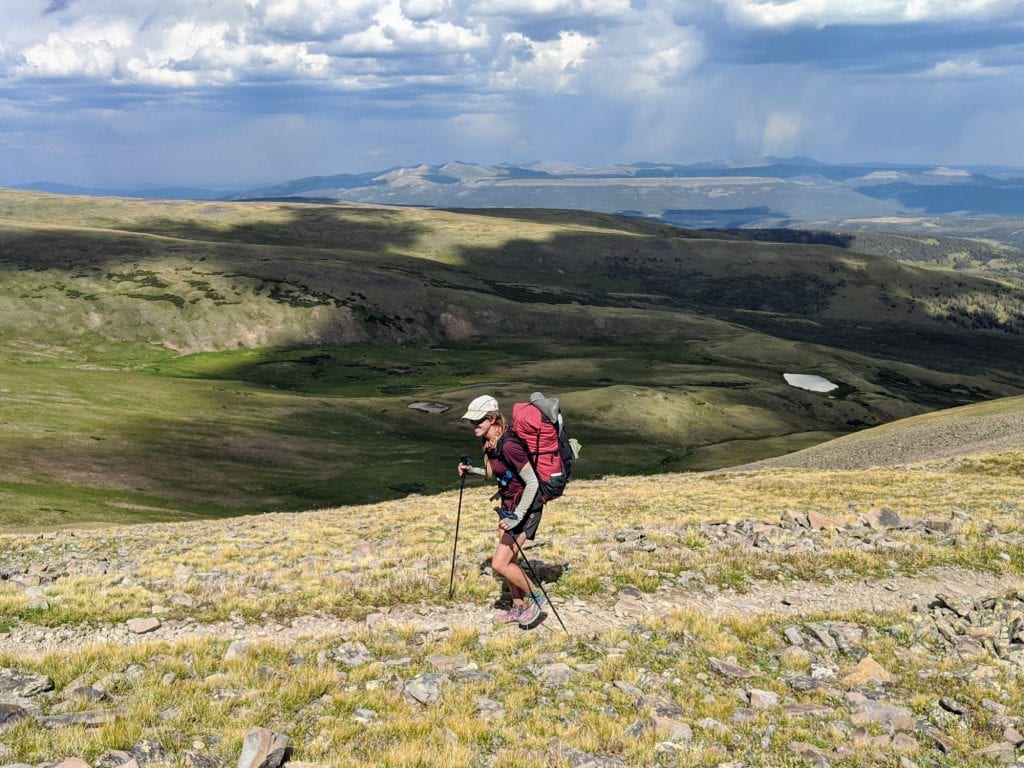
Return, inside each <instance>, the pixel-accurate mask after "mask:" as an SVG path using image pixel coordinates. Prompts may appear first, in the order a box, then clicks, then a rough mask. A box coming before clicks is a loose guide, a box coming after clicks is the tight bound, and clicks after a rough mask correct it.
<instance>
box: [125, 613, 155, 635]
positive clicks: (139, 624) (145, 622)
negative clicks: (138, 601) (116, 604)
mask: <svg viewBox="0 0 1024 768" xmlns="http://www.w3.org/2000/svg"><path fill="white" fill-rule="evenodd" d="M125 626H127V627H128V631H129V632H131V633H133V634H136V635H145V634H147V633H149V632H155V631H156V630H158V629H160V619H158V618H156V617H155V616H150V617H148V618H142V619H129V620H128V621H127V622H126V623H125Z"/></svg>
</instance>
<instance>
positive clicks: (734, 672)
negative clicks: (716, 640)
mask: <svg viewBox="0 0 1024 768" xmlns="http://www.w3.org/2000/svg"><path fill="white" fill-rule="evenodd" d="M708 664H710V665H711V668H712V669H713V670H715V672H717V673H718V674H720V675H722V676H723V677H731V678H735V679H737V680H746V679H749V678H751V677H757V675H758V673H757V672H753V671H751V670H749V669H747V668H746V667H741V666H740V665H738V664H733V663H732V662H729V661H722V660H721V659H716V658H715V657H714V656H711V657H709V658H708Z"/></svg>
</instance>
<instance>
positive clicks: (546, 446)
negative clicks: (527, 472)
mask: <svg viewBox="0 0 1024 768" xmlns="http://www.w3.org/2000/svg"><path fill="white" fill-rule="evenodd" d="M511 431H512V433H513V434H515V436H516V437H518V438H519V439H520V440H521V441H522V442H523V444H524V445H525V446H526V454H527V456H528V457H529V459H530V466H532V467H533V471H534V473H536V475H537V480H538V482H539V483H540V495H541V498H542V499H544V501H545V502H548V501H551V500H552V499H557V498H558V497H559V496H561V495H562V494H563V493H564V492H565V487H566V486H567V485H568V484H569V477H570V475H571V474H572V468H573V464H574V463H575V462H576V457H577V456H578V455H579V449H580V444H579V442H578V441H577V440H570V439H569V433H568V432H567V431H566V429H565V423H564V422H563V420H562V414H561V413H560V412H559V408H558V398H554V397H544V395H542V394H541V393H540V392H534V393H533V394H532V395H530V402H528V403H516V404H515V405H513V406H512V425H511Z"/></svg>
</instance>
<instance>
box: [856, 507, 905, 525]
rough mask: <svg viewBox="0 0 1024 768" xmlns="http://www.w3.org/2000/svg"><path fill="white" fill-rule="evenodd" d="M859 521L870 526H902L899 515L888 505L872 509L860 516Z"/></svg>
mask: <svg viewBox="0 0 1024 768" xmlns="http://www.w3.org/2000/svg"><path fill="white" fill-rule="evenodd" d="M861 521H862V522H863V523H864V524H865V525H867V526H869V527H871V528H902V527H903V521H902V520H901V519H900V516H899V515H897V514H896V513H895V512H893V511H892V510H891V509H890V508H889V507H882V508H881V509H873V510H871V511H870V512H868V513H866V514H864V515H862V516H861Z"/></svg>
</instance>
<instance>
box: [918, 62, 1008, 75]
mask: <svg viewBox="0 0 1024 768" xmlns="http://www.w3.org/2000/svg"><path fill="white" fill-rule="evenodd" d="M1006 72H1007V70H1006V68H1005V67H990V66H987V65H985V64H982V63H981V62H980V61H978V59H977V58H974V57H971V58H957V59H946V60H945V61H940V62H938V63H937V64H936V65H935V66H934V67H932V68H931V69H929V70H927V71H926V72H924V73H923V75H924V76H925V77H932V78H939V79H949V78H975V77H1001V76H1003V75H1005V74H1006Z"/></svg>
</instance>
